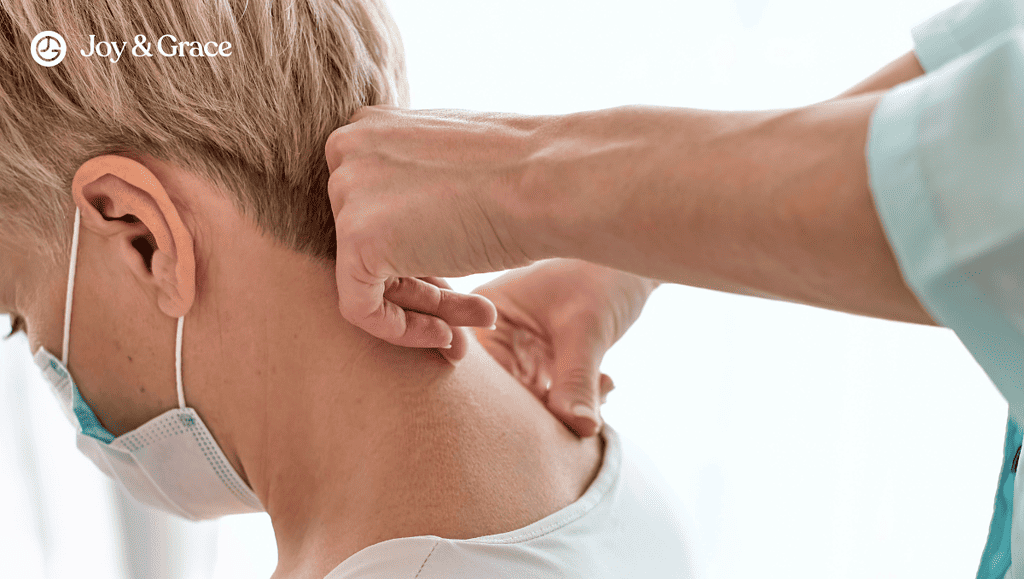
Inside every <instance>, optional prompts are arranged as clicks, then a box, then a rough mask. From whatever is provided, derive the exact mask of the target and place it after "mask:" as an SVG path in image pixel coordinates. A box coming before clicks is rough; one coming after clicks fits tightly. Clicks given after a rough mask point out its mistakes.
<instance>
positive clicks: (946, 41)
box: [910, 12, 964, 72]
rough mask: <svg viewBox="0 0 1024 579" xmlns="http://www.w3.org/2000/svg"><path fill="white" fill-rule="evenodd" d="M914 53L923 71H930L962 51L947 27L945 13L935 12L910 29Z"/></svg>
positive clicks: (947, 22)
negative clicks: (935, 13)
mask: <svg viewBox="0 0 1024 579" xmlns="http://www.w3.org/2000/svg"><path fill="white" fill-rule="evenodd" d="M910 36H911V37H913V39H914V54H915V55H917V60H918V62H920V63H921V68H923V69H924V71H925V72H932V71H933V70H935V69H937V68H939V67H940V66H942V65H943V64H946V63H947V62H949V61H951V60H953V59H954V58H956V57H958V56H960V55H961V54H963V53H964V51H963V50H962V49H961V48H960V45H959V44H958V43H957V41H956V38H954V37H953V34H952V32H951V31H950V29H949V21H948V20H947V18H946V13H945V12H943V13H940V14H937V15H935V16H933V17H931V18H929V19H928V20H925V21H924V22H922V23H920V24H918V25H917V26H915V27H913V28H912V29H911V30H910Z"/></svg>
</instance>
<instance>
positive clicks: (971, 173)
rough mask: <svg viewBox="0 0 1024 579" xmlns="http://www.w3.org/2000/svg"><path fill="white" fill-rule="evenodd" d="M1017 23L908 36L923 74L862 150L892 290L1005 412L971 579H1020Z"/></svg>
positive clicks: (942, 21) (888, 100) (1014, 18)
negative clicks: (888, 252) (956, 343)
mask: <svg viewBox="0 0 1024 579" xmlns="http://www.w3.org/2000/svg"><path fill="white" fill-rule="evenodd" d="M1022 13H1024V10H1022V2H1014V1H1010V0H988V1H984V0H983V1H976V0H972V1H967V2H961V3H960V4H957V5H955V6H953V7H951V8H949V9H947V10H945V11H943V12H941V13H940V14H938V15H936V16H934V17H932V18H930V19H929V20H927V21H925V22H923V23H921V24H919V25H918V26H916V27H914V29H913V31H912V36H913V38H914V43H915V48H914V50H915V53H916V54H917V57H918V60H919V61H920V62H921V65H922V67H923V68H924V69H925V71H926V74H925V75H924V76H921V77H918V78H916V79H914V80H911V81H909V82H906V83H903V84H901V85H899V86H897V87H895V88H893V89H892V90H891V91H889V92H888V93H887V94H886V95H885V96H884V97H883V98H882V99H881V101H880V102H879V104H878V106H877V108H876V109H875V111H874V113H873V115H872V118H871V123H870V127H869V129H868V142H867V146H866V149H865V154H866V158H867V165H868V177H869V184H870V187H871V193H872V196H873V199H874V203H875V208H876V209H877V211H878V214H879V217H880V219H881V222H882V226H883V228H884V230H885V233H886V236H887V238H888V240H889V244H890V245H891V247H892V249H893V252H894V253H895V255H896V259H897V261H898V262H899V265H900V269H901V271H902V273H903V277H904V279H905V280H906V282H907V284H908V286H910V288H911V289H912V290H913V291H914V293H915V294H916V295H917V297H918V299H919V300H920V302H921V304H922V305H923V306H924V307H925V309H927V310H928V312H929V314H931V316H932V318H933V319H934V320H935V321H936V322H938V323H939V324H942V325H944V326H946V327H948V328H950V329H952V330H953V331H954V332H955V333H956V335H957V337H959V338H960V340H961V341H962V342H963V344H964V345H965V346H966V347H967V349H968V351H969V352H970V353H971V355H972V356H974V358H975V360H977V362H978V363H979V365H980V366H981V367H982V369H984V370H985V372H986V373H987V374H988V376H989V378H991V379H992V382H993V383H994V384H995V386H996V387H997V388H998V389H999V391H1000V392H1001V393H1002V394H1003V396H1004V397H1005V398H1006V400H1007V402H1008V404H1009V416H1008V418H1007V425H1006V437H1005V442H1004V452H1003V465H1002V469H1001V472H1000V476H999V481H998V485H997V488H996V497H995V504H994V509H993V517H992V522H991V524H990V527H989V535H988V540H987V542H986V545H985V548H984V550H983V552H982V555H981V562H980V565H979V569H978V574H977V578H978V579H997V578H998V579H1003V578H1006V579H1024V533H1022V531H1024V488H1022V484H1024V477H1022V479H1021V480H1020V481H1018V480H1017V479H1016V470H1017V462H1018V460H1019V449H1020V446H1021V439H1022V431H1021V428H1020V425H1021V424H1024V27H1021V24H1022V18H1021V15H1022ZM1015 499H1016V500H1015Z"/></svg>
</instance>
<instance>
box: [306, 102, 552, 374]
mask: <svg viewBox="0 0 1024 579" xmlns="http://www.w3.org/2000/svg"><path fill="white" fill-rule="evenodd" d="M533 119H534V117H521V116H515V115H497V114H488V113H470V112H468V111H410V110H405V109H398V108H394V107H387V106H380V107H369V108H364V109H362V110H360V111H359V112H357V113H356V114H355V115H354V116H353V117H352V122H351V123H350V124H348V125H346V126H344V127H341V128H340V129H337V130H336V131H335V132H334V133H332V134H331V137H330V138H329V139H328V141H327V145H326V148H325V153H326V156H327V163H328V166H329V168H330V170H331V178H330V183H329V186H328V191H329V194H330V198H331V207H332V209H333V211H334V215H335V223H336V225H337V235H338V259H337V281H338V293H339V308H340V310H341V313H342V315H343V316H344V317H345V319H346V320H348V321H349V322H351V323H352V324H354V325H356V326H358V327H360V328H362V329H364V330H366V331H367V332H369V333H370V334H373V335H374V336H377V337H379V338H382V339H384V340H387V341H389V342H391V343H393V344H397V345H400V346H409V347H419V348H437V347H441V348H443V347H445V346H446V345H447V344H449V343H451V342H452V339H453V334H452V328H453V327H456V326H477V327H489V326H491V325H492V324H493V323H494V321H495V316H496V313H495V310H494V306H493V305H492V304H491V302H489V301H488V300H487V299H486V298H484V297H481V296H475V295H463V294H459V293H456V292H454V291H451V290H450V289H446V288H443V287H438V285H439V284H437V283H436V281H431V280H436V279H437V278H430V279H428V278H426V277H425V276H445V277H453V276H462V275H467V274H471V273H479V272H488V271H499V270H503V269H510V268H514V267H519V266H523V265H527V264H528V263H530V261H531V260H530V259H529V258H528V257H527V255H526V253H525V251H524V250H523V247H522V246H521V244H520V243H519V239H520V238H521V237H522V236H521V235H520V234H519V233H518V232H517V231H514V229H513V227H512V225H511V220H510V219H508V218H507V215H506V214H505V213H503V209H502V208H501V207H500V205H501V203H500V202H496V201H495V199H502V198H503V197H507V195H506V193H509V192H511V191H513V190H515V189H516V186H517V184H518V182H519V180H520V179H521V171H522V170H523V168H524V162H525V159H526V158H527V157H529V154H530V150H529V141H530V139H529V138H528V137H527V134H528V133H529V131H528V130H526V127H527V125H529V124H530V123H535V122H536V121H534V120H533ZM453 348H454V346H453ZM456 357H458V356H456Z"/></svg>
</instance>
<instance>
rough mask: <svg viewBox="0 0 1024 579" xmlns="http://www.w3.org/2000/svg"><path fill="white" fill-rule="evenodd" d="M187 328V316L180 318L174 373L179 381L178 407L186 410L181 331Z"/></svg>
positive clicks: (175, 346) (175, 348)
mask: <svg viewBox="0 0 1024 579" xmlns="http://www.w3.org/2000/svg"><path fill="white" fill-rule="evenodd" d="M184 327H185V316H181V317H180V318H178V337H177V339H176V340H175V342H176V343H175V345H174V373H175V374H176V375H177V376H176V377H177V380H178V406H179V407H180V408H181V409H182V410H184V409H185V388H184V387H182V385H181V330H182V328H184Z"/></svg>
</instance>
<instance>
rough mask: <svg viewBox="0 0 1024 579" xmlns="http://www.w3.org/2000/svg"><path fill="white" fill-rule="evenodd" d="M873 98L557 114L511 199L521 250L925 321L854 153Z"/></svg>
mask: <svg viewBox="0 0 1024 579" xmlns="http://www.w3.org/2000/svg"><path fill="white" fill-rule="evenodd" d="M881 95H882V93H881V92H876V93H869V94H866V95H862V96H859V97H854V98H850V99H843V100H837V101H827V102H825V103H820V104H816V105H812V106H809V107H804V108H800V109H792V110H781V111H764V112H733V113H726V112H711V111H700V110H693V109H668V108H653V107H628V108H620V109H611V110H606V111H596V112H590V113H581V114H578V115H569V116H568V117H565V118H562V119H559V120H558V121H557V122H556V123H553V126H551V127H548V128H546V129H545V131H548V132H549V134H548V135H547V137H548V138H547V139H546V142H549V143H555V144H553V145H549V146H548V147H545V148H544V149H542V150H541V152H540V153H538V154H537V155H536V156H535V157H536V167H539V168H535V169H534V170H533V171H531V173H530V177H529V179H528V181H529V182H528V183H527V184H526V186H525V187H524V188H523V190H524V191H529V193H528V194H527V196H526V197H525V198H522V199H520V203H519V204H520V207H521V208H522V207H531V206H532V207H537V208H538V209H535V210H532V211H531V210H526V211H522V212H521V216H522V217H523V218H524V219H525V220H526V221H532V225H531V226H530V228H531V229H532V230H533V231H535V232H541V233H540V234H538V235H535V236H534V237H533V239H532V241H531V243H532V245H530V251H531V252H532V253H533V254H534V255H532V256H531V257H533V258H535V259H536V258H542V257H548V256H553V255H562V256H567V257H576V258H580V259H585V260H588V261H593V262H595V263H601V264H603V265H607V266H609V267H614V268H617V269H623V270H627V271H631V272H633V273H636V274H638V275H643V276H646V277H651V278H655V279H660V280H664V281H669V282H675V283H682V284H686V285H693V286H698V287H706V288H710V289H719V290H724V291H733V292H735V291H737V290H739V291H740V293H754V294H755V295H758V294H767V295H768V296H775V297H778V298H781V299H786V300H790V301H796V302H800V303H806V304H810V305H815V306H821V307H826V308H831V309H835V310H840V311H846V312H850V313H856V314H862V315H869V316H875V317H881V318H887V319H894V320H902V321H908V322H917V323H926V324H930V323H933V322H932V321H931V318H930V317H929V316H928V314H927V313H926V312H925V311H924V309H923V308H922V307H921V305H920V304H919V303H918V301H917V299H916V298H915V297H914V295H913V293H912V292H911V291H910V290H909V289H908V288H907V286H906V284H905V283H904V281H903V278H902V276H901V274H900V271H899V267H898V265H897V263H896V260H895V258H894V256H893V254H892V251H891V249H890V247H889V244H888V241H887V239H886V237H885V234H884V232H883V230H882V226H881V224H880V222H879V219H878V216H877V214H876V212H875V209H874V206H873V202H872V198H871V194H870V191H869V190H868V184H867V169H866V165H865V158H864V147H865V141H866V137H867V128H868V123H869V120H870V116H871V112H872V111H873V110H874V106H875V105H876V103H877V102H878V99H879V98H880V97H881ZM556 134H562V135H573V137H572V138H571V139H566V138H563V139H557V138H553V137H554V135H556ZM541 201H543V202H541ZM541 206H543V207H544V210H540V209H539V207H541Z"/></svg>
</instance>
